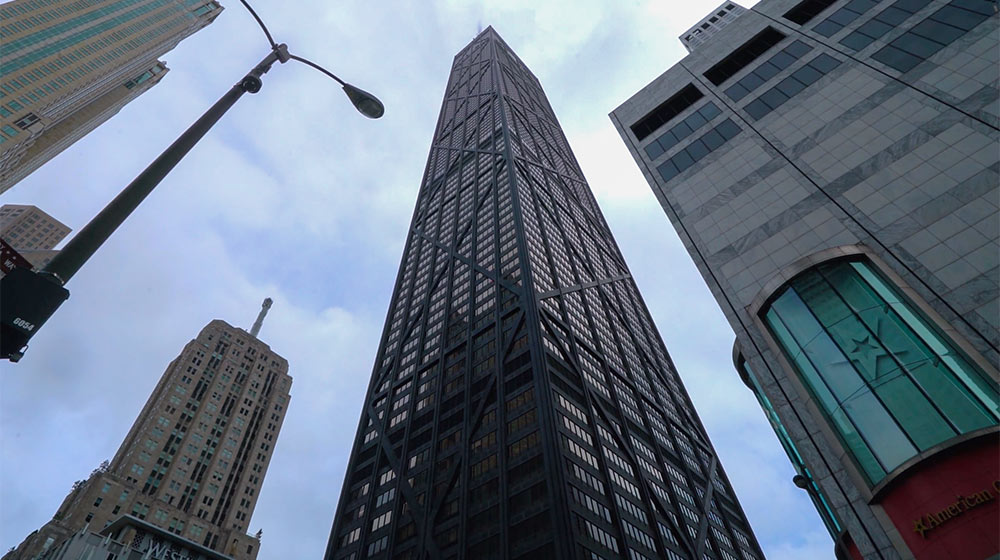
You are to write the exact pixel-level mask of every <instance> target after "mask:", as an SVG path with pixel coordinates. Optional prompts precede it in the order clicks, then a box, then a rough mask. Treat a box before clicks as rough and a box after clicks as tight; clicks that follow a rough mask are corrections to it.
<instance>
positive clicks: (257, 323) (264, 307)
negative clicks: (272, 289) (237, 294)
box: [250, 298, 274, 338]
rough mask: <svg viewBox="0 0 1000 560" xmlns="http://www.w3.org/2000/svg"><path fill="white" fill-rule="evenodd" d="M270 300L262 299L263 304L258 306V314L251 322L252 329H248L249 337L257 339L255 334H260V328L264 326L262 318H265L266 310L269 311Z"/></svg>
mask: <svg viewBox="0 0 1000 560" xmlns="http://www.w3.org/2000/svg"><path fill="white" fill-rule="evenodd" d="M272 303H274V302H273V301H271V298H264V303H262V304H261V305H260V313H258V314H257V320H256V321H254V322H253V327H252V328H251V329H250V336H252V337H254V338H257V333H259V332H260V326H261V325H263V324H264V317H266V316H267V310H268V309H271V304H272Z"/></svg>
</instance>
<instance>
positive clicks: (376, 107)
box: [344, 84, 385, 119]
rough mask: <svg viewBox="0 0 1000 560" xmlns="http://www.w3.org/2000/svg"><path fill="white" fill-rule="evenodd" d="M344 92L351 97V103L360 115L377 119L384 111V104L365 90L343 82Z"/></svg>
mask: <svg viewBox="0 0 1000 560" xmlns="http://www.w3.org/2000/svg"><path fill="white" fill-rule="evenodd" d="M344 93H346V94H347V97H349V98H350V99H351V103H353V104H354V106H355V107H356V108H357V109H358V112H360V113H361V114H362V115H364V116H366V117H368V118H369V119H377V118H379V117H381V116H382V115H383V114H384V113H385V106H383V105H382V102H381V101H379V100H378V98H377V97H375V96H374V95H372V94H370V93H368V92H367V91H365V90H363V89H360V88H356V87H354V86H352V85H351V84H344Z"/></svg>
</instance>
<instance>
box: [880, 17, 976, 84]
mask: <svg viewBox="0 0 1000 560" xmlns="http://www.w3.org/2000/svg"><path fill="white" fill-rule="evenodd" d="M995 10H996V2H988V1H987V2H979V3H976V2H971V1H969V0H952V1H951V2H949V3H948V4H947V5H946V6H944V7H942V8H941V9H939V10H937V11H936V12H934V13H933V14H931V15H930V16H928V17H927V19H925V20H923V21H921V22H920V23H918V24H916V25H914V26H913V27H911V28H909V29H907V30H906V32H904V33H903V34H902V35H900V36H899V37H896V38H895V39H893V40H892V41H891V42H890V43H889V44H888V45H886V46H884V47H882V48H881V49H880V50H878V51H877V52H875V53H874V54H872V58H873V59H875V60H877V61H879V62H881V63H883V64H885V65H886V66H889V67H891V68H894V69H896V70H898V71H900V72H908V71H909V70H912V69H913V68H914V67H916V66H917V65H918V64H920V63H921V62H923V61H924V60H927V59H928V58H930V57H931V56H933V55H934V54H936V53H937V52H938V51H940V50H941V49H943V48H945V47H947V46H948V45H950V44H951V43H952V42H954V41H955V40H956V39H958V38H959V37H961V36H962V35H965V33H967V32H968V31H971V30H972V29H973V28H974V27H976V26H977V25H979V24H980V23H982V22H983V21H985V20H986V19H988V18H989V17H990V16H991V15H993V14H994V13H995Z"/></svg>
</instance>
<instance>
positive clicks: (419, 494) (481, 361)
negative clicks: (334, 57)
mask: <svg viewBox="0 0 1000 560" xmlns="http://www.w3.org/2000/svg"><path fill="white" fill-rule="evenodd" d="M364 558H379V559H388V558H392V559H397V560H403V559H412V560H424V559H439V558H441V559H443V558H469V559H473V558H475V559H490V558H497V559H499V558H505V559H506V558H521V559H544V560H553V559H570V558H586V559H588V560H591V559H602V558H606V559H611V558H632V559H636V560H640V559H642V558H650V559H651V558H667V559H671V560H677V559H686V558H691V559H696V560H703V559H705V558H710V559H714V560H756V559H762V558H763V554H762V553H761V551H760V547H759V545H758V544H757V542H756V540H755V538H754V536H753V533H752V531H751V530H750V527H749V525H748V523H747V520H746V517H745V516H744V514H743V511H742V509H741V508H740V505H739V503H738V502H737V500H736V497H735V495H734V494H733V492H732V489H731V487H730V485H729V482H728V480H727V478H726V476H725V473H724V472H723V471H722V468H721V466H720V465H719V463H718V460H717V458H716V455H715V452H714V450H713V449H712V446H711V443H710V442H709V440H708V436H707V435H706V433H705V430H704V428H703V426H702V425H701V422H700V421H699V419H698V417H697V415H696V414H695V412H694V407H693V406H692V404H691V401H690V399H689V398H688V396H687V394H686V392H685V391H684V388H683V387H682V385H681V382H680V379H679V378H678V376H677V374H676V372H675V370H674V366H673V364H672V362H671V361H670V358H669V356H668V355H667V351H666V348H665V347H664V345H663V342H662V341H661V339H660V337H659V334H658V333H657V331H656V329H655V327H654V326H653V322H652V320H651V318H650V316H649V313H648V311H647V309H646V307H645V304H644V303H643V301H642V299H641V298H640V296H639V294H638V292H637V290H636V287H635V284H634V283H633V281H632V278H631V276H630V274H629V271H628V268H627V266H626V265H625V262H624V260H623V259H622V256H621V254H620V252H619V251H618V248H617V246H616V244H615V241H614V239H613V238H612V235H611V232H610V230H609V229H608V226H607V224H606V222H605V221H604V218H603V216H602V214H601V212H600V210H599V209H598V207H597V203H596V200H595V199H594V196H593V194H592V193H591V191H590V188H589V186H588V185H587V183H586V181H585V180H584V178H583V174H582V173H581V171H580V167H579V165H578V164H577V162H576V160H575V158H574V157H573V154H572V152H571V151H570V148H569V145H568V144H567V142H566V138H565V136H564V135H563V132H562V130H561V129H560V127H559V124H558V122H557V121H556V117H555V115H554V113H553V112H552V108H551V107H550V106H549V103H548V101H547V100H546V98H545V94H544V93H543V92H542V89H541V86H540V84H539V83H538V80H537V79H536V78H535V77H534V76H533V75H532V74H531V72H530V71H529V70H528V69H527V67H526V66H525V65H524V64H523V63H522V62H521V61H520V60H519V59H518V58H517V56H516V55H514V53H513V52H512V51H511V50H510V48H509V47H508V46H507V45H506V44H505V43H504V42H503V40H502V39H500V37H499V35H497V33H496V32H495V31H494V30H493V29H492V28H487V29H486V30H485V31H483V32H482V33H481V34H480V35H479V36H478V37H476V39H474V40H473V41H472V43H471V44H469V46H467V47H466V48H465V49H463V50H462V51H461V52H459V53H458V55H456V57H455V61H454V65H453V67H452V72H451V77H450V79H449V82H448V86H447V90H446V93H445V99H444V104H443V107H442V109H441V115H440V117H439V120H438V125H437V129H436V131H435V133H434V141H433V144H432V146H431V150H430V156H429V157H428V163H427V168H426V171H425V173H424V180H423V183H422V185H421V189H420V193H419V196H418V198H417V204H416V209H415V211H414V215H413V220H412V225H411V227H410V233H409V238H408V240H407V244H406V248H405V250H404V253H403V258H402V262H401V264H400V270H399V276H398V278H397V281H396V287H395V293H394V294H393V298H392V303H391V305H390V307H389V313H388V317H387V319H386V325H385V331H384V333H383V338H382V342H381V346H380V348H379V352H378V356H377V358H376V362H375V368H374V372H373V374H372V381H371V385H370V387H369V390H368V395H367V398H366V400H365V406H364V409H363V411H362V417H361V422H360V425H359V428H358V434H357V439H356V440H355V444H354V449H353V450H352V453H351V460H350V463H349V465H348V468H347V474H346V477H345V481H344V487H343V491H342V493H341V497H340V503H339V506H338V508H337V514H336V518H335V520H334V524H333V529H332V532H331V535H330V541H329V543H328V545H327V551H326V559H327V560H348V559H350V560H360V559H364Z"/></svg>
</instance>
